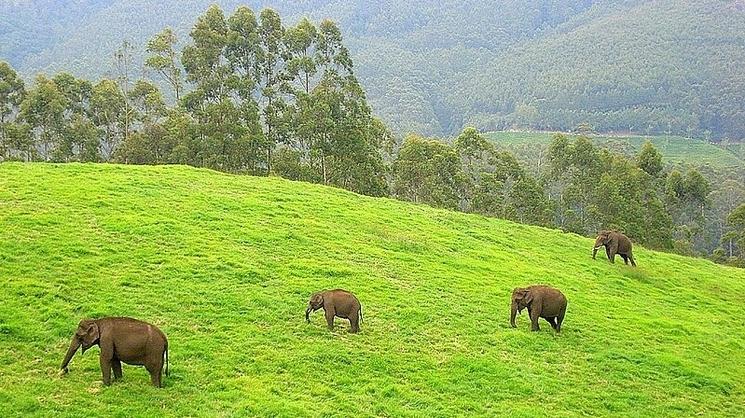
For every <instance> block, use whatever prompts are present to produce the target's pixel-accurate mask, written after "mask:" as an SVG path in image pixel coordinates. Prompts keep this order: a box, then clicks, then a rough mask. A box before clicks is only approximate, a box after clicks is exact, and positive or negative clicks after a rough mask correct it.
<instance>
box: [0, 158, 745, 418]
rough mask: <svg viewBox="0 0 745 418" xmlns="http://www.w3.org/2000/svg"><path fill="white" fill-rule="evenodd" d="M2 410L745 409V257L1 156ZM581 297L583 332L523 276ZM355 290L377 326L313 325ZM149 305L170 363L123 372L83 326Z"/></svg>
mask: <svg viewBox="0 0 745 418" xmlns="http://www.w3.org/2000/svg"><path fill="white" fill-rule="evenodd" d="M0 226H1V228H0V286H1V288H2V292H0V416H3V417H8V416H18V415H23V416H83V415H95V416H102V415H115V416H214V415H220V416H226V415H239V416H287V417H295V416H339V417H348V416H421V417H432V416H463V415H482V416H503V415H513V416H525V417H533V416H549V415H550V416H575V415H614V416H618V415H626V416H655V417H657V416H670V415H679V416H692V415H706V416H743V415H745V374H743V371H742V365H743V364H745V345H744V344H745V317H744V316H743V309H742V308H743V306H744V305H745V271H743V270H738V269H733V268H727V267H723V266H719V265H715V264H713V263H711V262H709V261H706V260H700V259H692V258H685V257H680V256H675V255H669V254H663V253H657V252H652V251H648V250H645V249H644V248H641V247H638V246H635V247H634V255H635V257H636V259H637V262H638V264H639V267H638V268H636V269H633V268H629V267H626V266H624V265H623V264H615V265H611V264H609V263H608V262H607V261H605V260H603V259H601V257H598V260H596V261H593V260H592V259H591V246H592V240H591V239H587V238H583V237H579V236H576V235H571V234H565V233H561V232H559V231H554V230H548V229H544V228H537V227H529V226H524V225H519V224H515V223H511V222H507V221H502V220H497V219H489V218H484V217H480V216H472V215H465V214H461V213H455V212H449V211H443V210H436V209H432V208H429V207H426V206H420V205H413V204H408V203H403V202H398V201H395V200H390V199H374V198H367V197H362V196H358V195H355V194H353V193H349V192H345V191H342V190H338V189H333V188H328V187H322V186H317V185H311V184H306V183H298V182H290V181H286V180H282V179H278V178H259V177H247V176H232V175H226V174H219V173H215V172H212V171H209V170H204V169H193V168H187V167H178V166H171V167H137V166H118V165H80V164H67V165H53V164H17V163H10V164H9V163H4V164H0ZM533 283H543V284H548V285H552V286H555V287H557V288H559V289H561V291H562V292H563V293H564V294H565V295H566V296H567V298H568V300H569V305H568V311H567V316H566V319H565V321H564V324H563V327H562V333H561V335H555V334H554V332H553V330H551V329H550V327H549V326H548V324H547V323H546V322H545V321H541V323H540V325H541V331H540V332H536V333H531V332H530V329H529V328H530V322H529V320H528V318H527V316H526V315H525V314H524V313H523V315H521V316H519V317H518V320H517V324H518V328H517V329H512V328H510V326H509V298H510V293H511V290H512V289H513V288H514V287H516V286H521V285H528V284H533ZM337 287H340V288H344V289H347V290H350V291H352V292H354V293H355V294H356V295H357V296H358V297H359V299H360V301H361V302H362V306H363V311H364V322H363V323H362V324H361V332H360V333H359V334H356V335H354V334H350V333H349V332H348V329H349V325H348V322H347V321H343V320H337V328H336V330H335V331H334V332H333V333H331V332H329V331H327V330H326V328H325V324H324V321H323V318H322V315H318V314H316V315H314V316H312V317H311V323H310V324H306V323H305V318H304V310H305V306H306V303H307V301H308V297H309V296H310V294H311V293H313V292H314V291H317V290H320V289H325V288H327V289H330V288H337ZM110 315H111V316H114V315H121V316H132V317H136V318H139V319H142V320H145V321H148V322H151V323H153V324H155V325H157V326H158V327H159V328H160V329H162V330H163V331H164V332H165V333H166V334H167V335H168V339H169V351H170V367H171V376H170V377H166V378H165V379H164V385H165V387H164V388H163V389H157V388H154V387H152V386H151V385H150V383H149V378H148V374H147V372H146V371H145V370H144V369H143V368H141V367H132V366H126V365H125V366H124V378H123V380H121V381H118V382H115V383H114V384H113V385H112V386H111V387H103V386H102V385H101V372H100V369H99V364H98V348H97V347H94V348H92V349H91V350H90V351H88V352H87V353H86V354H85V355H82V356H81V355H77V356H75V358H74V359H73V361H72V363H71V364H70V366H69V368H70V373H69V374H68V375H66V376H60V375H59V374H58V369H59V367H60V363H61V361H62V357H63V356H64V354H65V351H66V349H67V346H68V344H69V340H70V337H71V336H72V333H73V332H74V330H75V327H76V325H77V323H78V321H79V320H80V319H81V318H85V317H99V316H110Z"/></svg>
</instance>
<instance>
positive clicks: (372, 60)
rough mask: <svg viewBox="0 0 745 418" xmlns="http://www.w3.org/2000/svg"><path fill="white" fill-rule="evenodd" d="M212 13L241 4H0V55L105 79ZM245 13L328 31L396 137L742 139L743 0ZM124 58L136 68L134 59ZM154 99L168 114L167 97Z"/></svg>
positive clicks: (259, 2) (365, 4) (378, 5)
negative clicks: (114, 62) (511, 134)
mask: <svg viewBox="0 0 745 418" xmlns="http://www.w3.org/2000/svg"><path fill="white" fill-rule="evenodd" d="M212 3H217V4H219V5H220V6H222V7H223V8H224V9H225V10H234V9H235V8H236V7H237V6H238V5H239V4H241V3H246V2H239V1H234V0H221V1H213V0H191V1H188V2H184V1H176V0H161V1H157V2H156V1H154V0H139V1H135V2H132V1H124V0H61V1H56V0H55V1H52V0H27V1H11V2H2V3H0V34H2V42H0V57H3V59H5V60H7V61H8V62H9V63H10V64H11V65H12V66H13V67H14V68H16V70H17V71H18V72H19V73H20V74H21V75H22V77H23V78H24V79H25V80H26V81H31V80H32V79H33V77H34V76H35V74H36V73H37V72H45V73H56V72H60V71H67V72H70V73H72V74H73V75H75V76H76V77H82V78H87V79H96V78H99V77H101V76H107V77H110V78H111V77H114V75H115V72H116V69H115V68H114V66H111V65H103V64H102V63H101V57H103V56H110V55H111V54H113V53H114V51H116V50H117V49H119V48H120V46H121V44H122V41H125V40H126V41H129V42H130V43H131V44H133V45H143V44H144V43H145V42H146V41H147V40H149V39H150V38H152V37H153V36H154V35H155V34H156V33H158V32H159V31H160V30H161V29H162V28H163V27H164V26H170V27H173V28H174V31H175V34H176V35H177V38H178V39H181V40H182V41H184V42H185V41H186V40H187V39H188V34H189V32H190V30H191V25H192V23H193V22H194V20H195V19H196V17H197V16H198V15H199V14H201V13H202V12H203V11H204V10H205V9H206V8H207V7H208V6H209V5H210V4H212ZM247 3H248V4H249V6H250V7H252V8H253V9H255V10H260V9H261V8H262V7H264V6H267V5H270V6H271V7H273V8H274V9H276V10H277V11H278V12H279V13H280V14H281V15H282V16H284V17H285V21H286V22H288V23H291V24H296V23H297V22H299V21H300V20H301V19H302V18H303V17H305V16H308V17H309V18H310V19H311V20H314V21H321V20H323V19H324V18H327V17H328V18H332V19H333V20H334V21H336V22H338V25H339V27H340V29H341V30H342V31H343V32H344V33H345V35H346V39H347V47H348V48H349V51H350V54H351V56H352V58H353V59H354V60H355V62H356V63H357V64H358V65H357V73H356V76H357V77H358V78H359V80H360V82H361V84H362V85H364V86H365V87H366V90H367V93H368V97H369V103H370V106H371V107H372V109H373V110H374V112H375V114H376V115H377V116H379V117H380V118H381V119H383V120H385V121H386V122H387V124H388V126H389V127H390V128H391V130H392V131H393V132H395V133H397V134H406V133H408V132H418V133H421V134H423V135H434V136H448V135H456V134H457V133H458V132H460V131H461V130H462V129H463V128H464V127H466V126H474V127H476V128H478V129H479V130H482V131H484V130H500V129H506V128H532V129H546V130H564V131H566V130H571V129H573V128H574V127H575V126H577V125H578V124H580V123H589V124H590V125H591V126H592V127H593V128H594V129H595V130H596V131H599V132H610V131H613V132H637V133H644V134H659V133H667V134H679V135H686V136H695V137H701V138H706V139H710V140H720V139H725V138H726V139H730V140H732V139H734V140H739V139H742V137H743V132H745V125H743V124H745V102H744V101H743V100H741V98H742V97H743V95H744V94H745V76H744V75H743V74H744V73H743V72H742V71H741V70H740V69H741V68H742V67H743V66H744V65H745V51H744V50H743V48H742V45H743V44H745V3H743V2H742V1H741V0H702V1H695V2H692V1H685V0H658V1H643V0H632V1H629V0H625V1H624V0H537V1H516V0H492V1H487V0H465V1H457V2H455V1H446V2H444V3H441V4H440V6H439V7H432V3H431V2H428V1H425V0H415V1H408V2H397V1H390V0H374V1H362V0H355V1H341V0H311V1H303V2H296V1H289V0H284V1H281V0H277V1H268V0H255V1H249V2H247ZM183 46H184V43H181V44H179V47H183ZM132 60H133V63H135V64H141V63H143V62H144V60H145V53H144V51H141V50H140V49H136V50H135V51H133V56H132ZM135 67H138V68H139V66H138V65H135ZM138 75H139V74H138ZM157 83H159V84H158V85H159V86H160V87H163V86H164V84H162V83H161V82H160V81H158V82H157ZM164 97H165V99H166V101H168V102H172V101H173V97H172V94H171V93H170V92H168V91H165V93H164Z"/></svg>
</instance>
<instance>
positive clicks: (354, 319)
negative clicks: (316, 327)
mask: <svg viewBox="0 0 745 418" xmlns="http://www.w3.org/2000/svg"><path fill="white" fill-rule="evenodd" d="M320 308H323V310H324V312H325V313H326V323H327V324H328V328H329V330H333V329H334V317H335V316H338V317H339V318H347V319H349V324H350V325H351V330H350V331H349V332H351V333H357V332H359V330H360V320H362V305H361V304H360V301H359V300H358V299H357V297H356V296H355V295H353V294H352V293H350V292H347V291H346V290H343V289H334V290H324V291H321V292H317V293H314V294H313V295H312V296H311V297H310V301H309V302H308V309H306V310H305V320H306V321H307V322H310V313H311V312H314V311H317V310H318V309H320Z"/></svg>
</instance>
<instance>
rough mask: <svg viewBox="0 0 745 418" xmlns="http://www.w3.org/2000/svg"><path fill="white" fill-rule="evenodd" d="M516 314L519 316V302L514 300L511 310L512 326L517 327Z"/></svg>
mask: <svg viewBox="0 0 745 418" xmlns="http://www.w3.org/2000/svg"><path fill="white" fill-rule="evenodd" d="M516 316H517V303H516V302H512V310H511V312H510V326H512V328H517V324H515V317H516Z"/></svg>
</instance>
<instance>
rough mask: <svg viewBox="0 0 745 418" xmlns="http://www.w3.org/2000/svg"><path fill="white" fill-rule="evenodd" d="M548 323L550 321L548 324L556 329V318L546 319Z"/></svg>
mask: <svg viewBox="0 0 745 418" xmlns="http://www.w3.org/2000/svg"><path fill="white" fill-rule="evenodd" d="M546 321H548V323H549V324H551V328H553V329H556V318H555V317H553V316H552V317H550V318H546Z"/></svg>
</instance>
